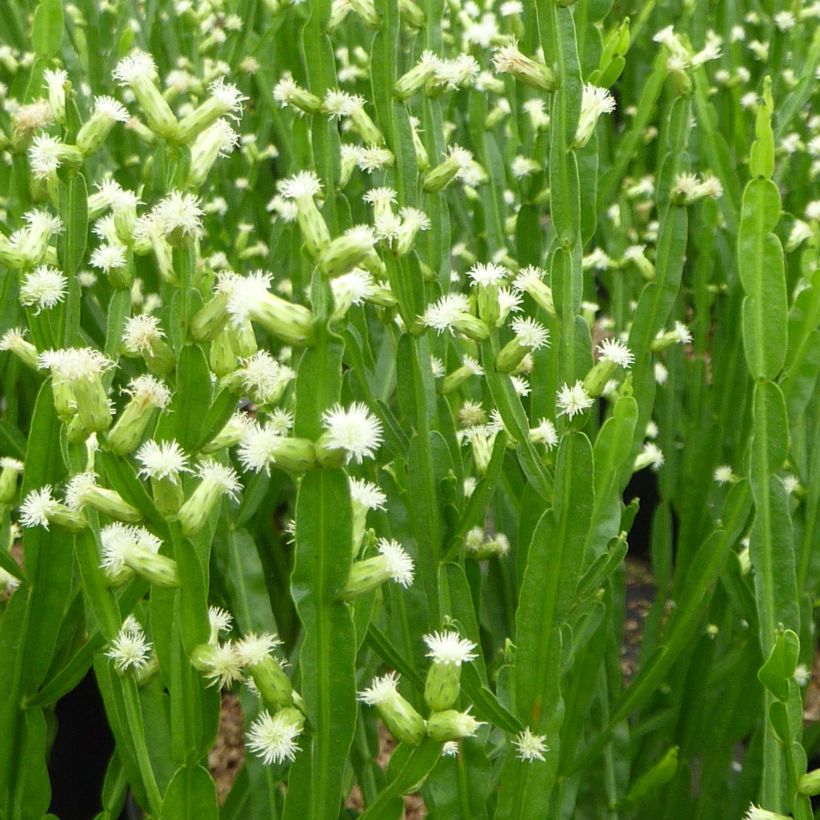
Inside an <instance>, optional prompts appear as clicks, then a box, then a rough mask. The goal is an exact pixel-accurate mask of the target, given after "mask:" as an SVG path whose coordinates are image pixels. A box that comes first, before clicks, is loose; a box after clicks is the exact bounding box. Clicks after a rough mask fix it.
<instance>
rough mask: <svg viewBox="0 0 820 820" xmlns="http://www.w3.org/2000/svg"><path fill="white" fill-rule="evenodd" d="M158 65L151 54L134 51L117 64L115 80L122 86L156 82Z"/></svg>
mask: <svg viewBox="0 0 820 820" xmlns="http://www.w3.org/2000/svg"><path fill="white" fill-rule="evenodd" d="M156 78H157V64H156V63H155V62H154V58H153V57H152V56H151V55H150V54H146V53H145V52H144V51H134V52H132V53H131V54H129V55H128V56H127V57H124V58H123V59H122V60H120V61H119V62H118V63H117V67H116V68H115V69H114V79H115V80H116V81H117V82H118V83H120V85H132V84H133V83H135V82H137V81H139V80H156Z"/></svg>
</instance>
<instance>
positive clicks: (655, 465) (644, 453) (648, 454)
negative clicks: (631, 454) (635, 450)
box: [635, 441, 665, 472]
mask: <svg viewBox="0 0 820 820" xmlns="http://www.w3.org/2000/svg"><path fill="white" fill-rule="evenodd" d="M635 461H636V464H637V465H639V466H640V467H641V468H643V467H651V468H652V469H653V470H654V471H655V472H657V471H658V470H660V468H661V467H663V464H664V461H665V458H664V455H663V451H662V450H661V448H660V447H658V445H657V444H655V443H654V442H652V441H647V442H646V443H645V444H644V446H643V449H642V450H641V452H640V454H639V455H638V457H637V459H636V460H635Z"/></svg>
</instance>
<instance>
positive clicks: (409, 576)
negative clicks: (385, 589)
mask: <svg viewBox="0 0 820 820" xmlns="http://www.w3.org/2000/svg"><path fill="white" fill-rule="evenodd" d="M376 548H377V549H378V551H379V553H380V554H381V555H382V556H383V557H384V558H385V559H386V560H387V567H388V571H389V572H390V577H391V578H392V579H393V580H394V581H395V582H396V583H397V584H400V585H401V586H403V587H409V586H410V585H411V584H412V583H413V570H414V565H413V559H412V558H411V557H410V556H409V555H408V554H407V553H406V552H405V551H404V549H403V548H402V546H401V544H399V542H398V541H395V540H392V539H390V540H388V539H387V538H380V539H379V540H378V541H377V542H376Z"/></svg>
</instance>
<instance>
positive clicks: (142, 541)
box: [69, 473, 162, 575]
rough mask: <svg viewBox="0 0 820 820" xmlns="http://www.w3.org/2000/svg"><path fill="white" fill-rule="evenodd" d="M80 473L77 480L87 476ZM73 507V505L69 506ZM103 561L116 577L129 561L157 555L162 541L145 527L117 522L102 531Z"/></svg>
mask: <svg viewBox="0 0 820 820" xmlns="http://www.w3.org/2000/svg"><path fill="white" fill-rule="evenodd" d="M86 475H88V474H86V473H80V475H79V476H76V478H82V477H83V476H86ZM69 506H71V504H69ZM100 544H101V545H102V560H101V561H100V566H101V567H102V569H104V570H105V571H106V572H107V573H109V574H110V575H116V574H117V573H119V572H121V571H122V570H123V569H125V567H126V565H127V563H128V561H129V560H131V559H132V558H134V557H138V556H139V555H140V554H146V553H148V554H151V555H156V554H157V553H158V552H159V549H160V547H161V546H162V541H160V539H159V538H157V537H156V536H155V535H153V534H152V533H150V532H148V530H146V529H145V527H135V526H128V525H127V524H121V523H119V522H115V523H114V524H109V525H108V526H107V527H103V528H102V529H101V530H100Z"/></svg>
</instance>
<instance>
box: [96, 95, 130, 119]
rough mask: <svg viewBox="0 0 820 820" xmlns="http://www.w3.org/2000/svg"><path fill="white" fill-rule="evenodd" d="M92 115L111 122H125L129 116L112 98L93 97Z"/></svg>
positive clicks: (117, 101) (123, 107) (122, 106)
mask: <svg viewBox="0 0 820 820" xmlns="http://www.w3.org/2000/svg"><path fill="white" fill-rule="evenodd" d="M94 113H95V114H99V115H100V116H101V117H105V118H106V119H108V120H111V122H127V121H128V120H129V118H130V116H131V115H130V114H129V113H128V110H127V109H126V107H125V106H124V105H123V104H122V103H121V102H119V100H115V99H114V98H113V97H106V96H102V97H94Z"/></svg>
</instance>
